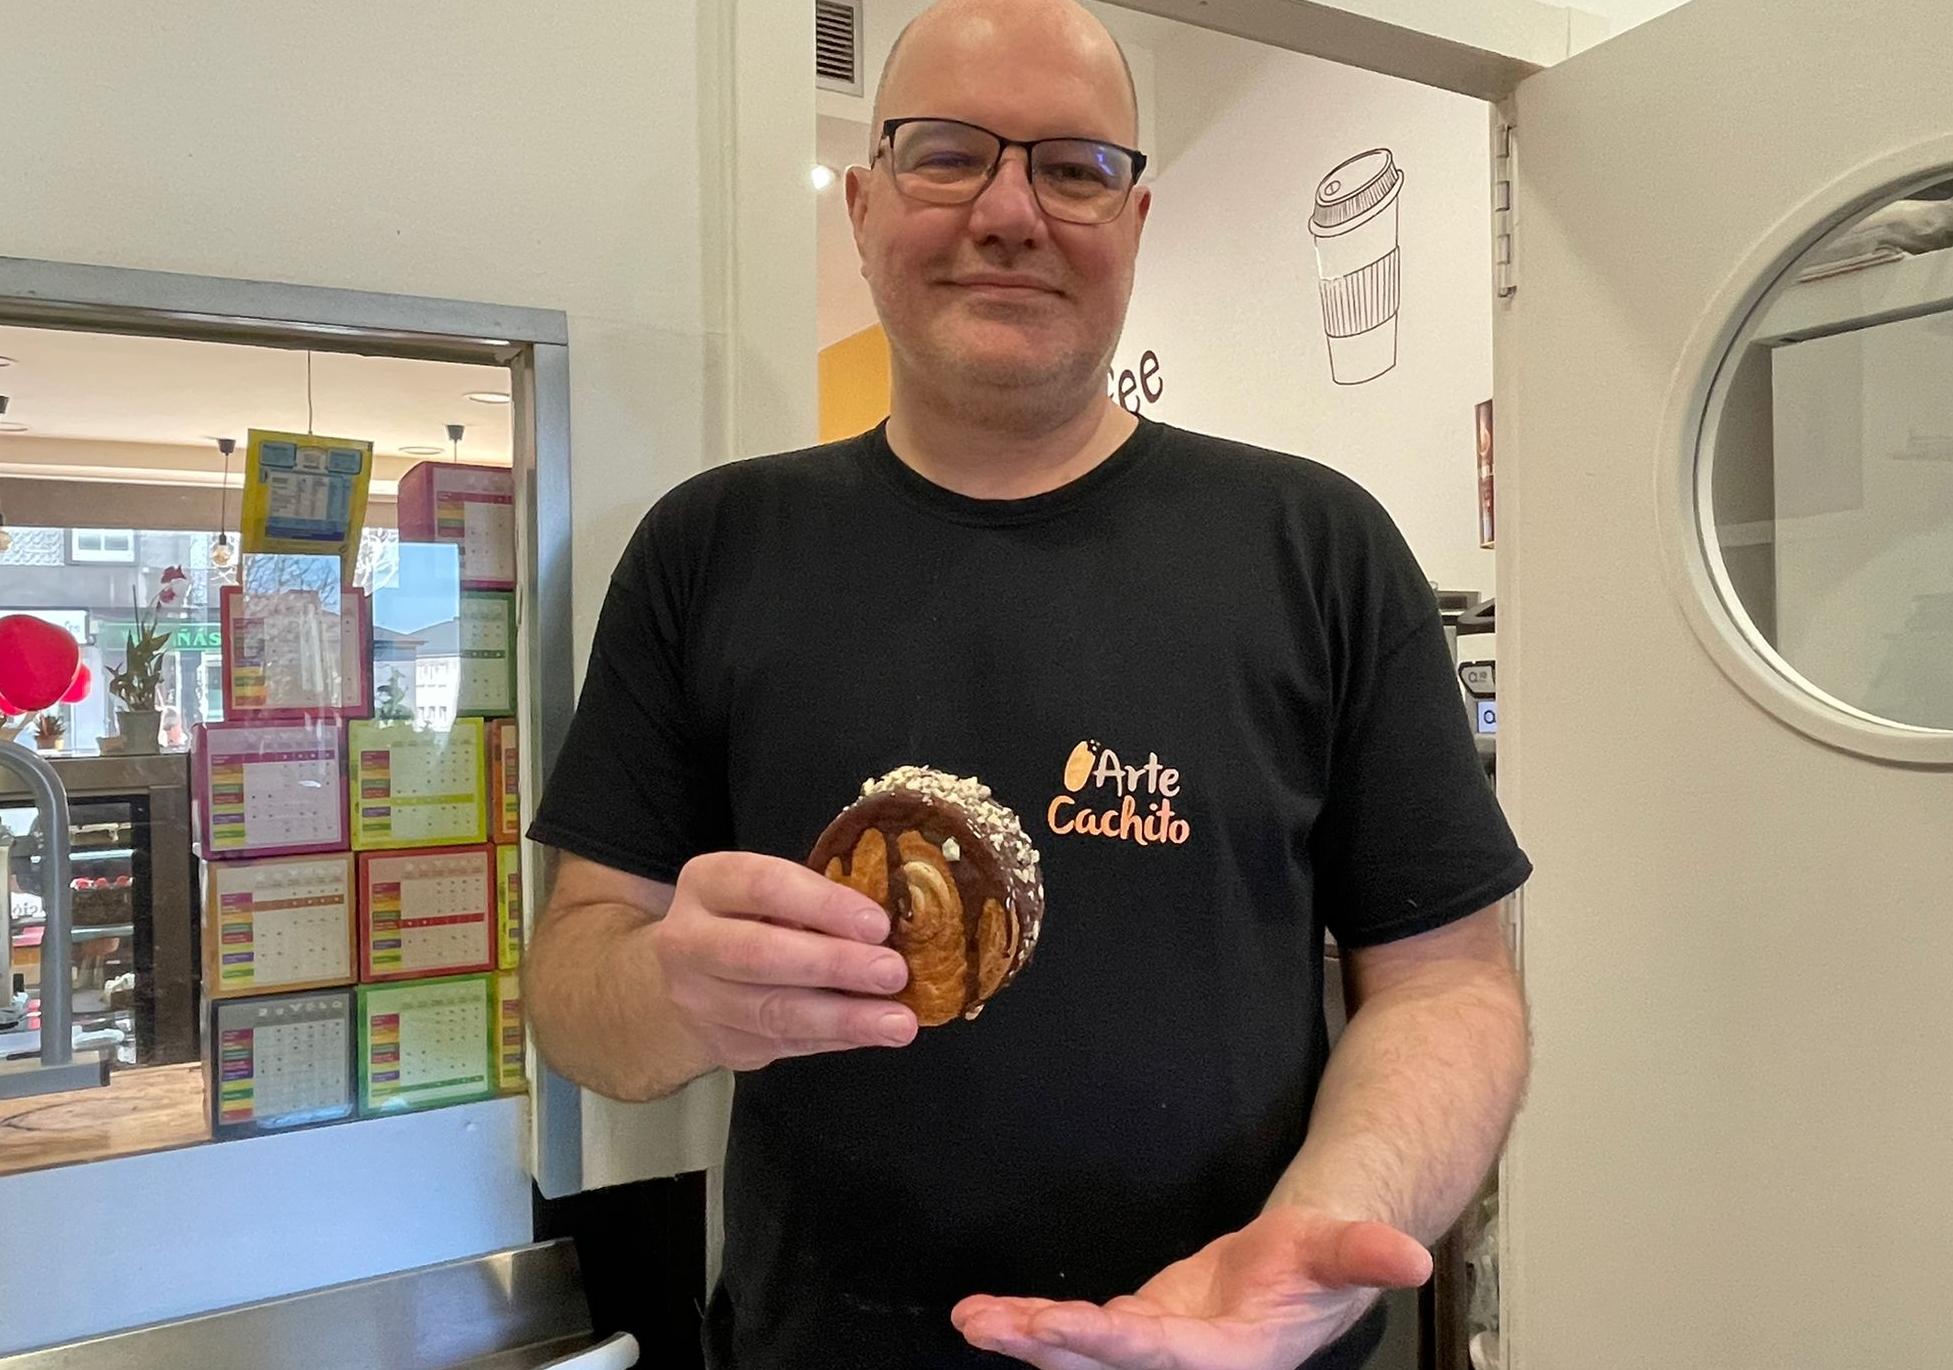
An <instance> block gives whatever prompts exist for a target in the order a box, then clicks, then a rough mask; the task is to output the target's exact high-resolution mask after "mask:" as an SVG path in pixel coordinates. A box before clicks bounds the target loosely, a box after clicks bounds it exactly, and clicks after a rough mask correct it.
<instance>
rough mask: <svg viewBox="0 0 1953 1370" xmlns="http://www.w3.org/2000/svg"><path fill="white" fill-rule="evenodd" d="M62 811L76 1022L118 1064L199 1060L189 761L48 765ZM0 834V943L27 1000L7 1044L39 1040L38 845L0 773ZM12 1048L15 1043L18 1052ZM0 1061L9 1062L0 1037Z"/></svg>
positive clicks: (167, 758)
mask: <svg viewBox="0 0 1953 1370" xmlns="http://www.w3.org/2000/svg"><path fill="white" fill-rule="evenodd" d="M51 761H52V764H53V766H54V769H55V771H56V772H57V773H58V774H59V775H60V777H61V781H62V783H63V785H65V786H66V788H67V791H68V798H69V810H70V820H71V821H70V837H71V842H72V849H71V854H70V859H71V863H72V871H73V873H72V878H71V880H70V887H71V889H72V891H73V900H72V907H73V910H74V929H73V933H72V939H73V942H74V967H75V969H74V981H73V1002H74V1021H75V1024H76V1026H77V1027H78V1028H80V1029H81V1030H82V1031H83V1032H84V1033H86V1034H89V1036H90V1038H91V1039H92V1040H95V1041H98V1042H102V1043H110V1044H113V1045H114V1048H115V1054H114V1058H113V1059H114V1061H115V1064H116V1065H117V1066H137V1065H145V1066H146V1065H166V1064H171V1063H176V1062H186V1061H195V1060H197V1059H198V1048H199V1028H198V993H199V987H200V986H199V982H200V979H201V972H200V969H199V961H198V916H197V900H196V895H195V890H196V858H195V857H194V856H193V855H191V853H190V797H189V765H188V758H187V757H185V756H184V755H182V754H181V753H175V754H164V755H160V756H69V757H54V758H51ZM0 825H4V826H5V828H6V829H7V831H8V833H9V834H10V835H11V837H12V842H11V844H10V846H9V848H8V850H10V853H11V854H10V856H9V859H8V861H7V870H6V895H7V918H6V937H7V940H8V947H9V951H10V953H11V968H12V974H13V976H14V977H16V979H17V980H18V982H19V983H20V985H21V987H22V988H23V989H24V990H25V991H26V993H27V996H28V1002H29V1008H30V1012H29V1014H28V1017H27V1020H26V1021H25V1022H24V1023H23V1024H21V1025H20V1026H19V1028H17V1029H16V1031H15V1033H14V1034H12V1035H16V1036H18V1035H20V1034H21V1033H38V1031H39V1026H40V1024H39V1015H38V1013H37V1012H34V1011H33V1010H34V1007H35V1006H36V1005H37V1004H38V1001H39V992H40V989H41V985H40V967H41V951H42V938H43V936H44V935H45V931H46V928H45V920H44V914H43V910H42V894H43V891H44V886H43V883H42V882H43V859H42V858H43V848H44V846H45V835H44V834H43V833H42V832H41V829H40V819H39V816H38V815H37V813H36V811H35V809H34V805H33V803H32V800H31V799H30V797H29V796H28V794H27V792H26V791H25V790H24V789H23V788H22V787H21V785H20V783H19V782H18V781H17V780H15V779H14V778H13V777H12V775H11V774H9V773H7V772H0ZM15 1045H18V1044H15ZM0 1051H4V1052H6V1053H7V1054H12V1048H11V1047H10V1046H9V1045H8V1043H7V1041H6V1037H5V1036H4V1035H0Z"/></svg>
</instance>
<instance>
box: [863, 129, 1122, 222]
mask: <svg viewBox="0 0 1953 1370" xmlns="http://www.w3.org/2000/svg"><path fill="white" fill-rule="evenodd" d="M906 124H955V125H956V126H957V127H958V128H967V129H974V130H975V131H976V132H978V133H981V134H983V135H984V137H986V138H995V139H996V140H997V157H996V160H995V161H993V162H991V163H990V170H989V171H987V172H985V173H984V176H983V184H982V185H981V186H980V187H979V188H978V190H977V192H976V194H975V195H972V196H970V198H969V199H968V200H953V201H947V202H938V201H927V200H925V201H923V203H925V204H934V203H950V204H969V203H971V202H972V201H974V200H976V199H977V198H978V197H980V196H981V195H982V194H983V192H984V191H986V190H988V189H989V188H990V183H991V182H992V181H994V180H996V179H997V168H998V167H1000V166H1002V165H1003V164H1004V154H1005V153H1006V152H1009V151H1010V150H1011V149H1012V148H1014V147H1021V148H1023V149H1024V169H1025V172H1026V173H1027V174H1028V173H1029V172H1030V170H1031V168H1033V167H1034V166H1036V165H1037V148H1038V146H1039V144H1041V143H1097V144H1098V145H1099V146H1101V147H1109V148H1111V149H1113V150H1114V151H1116V152H1123V153H1125V154H1126V156H1128V157H1130V158H1131V159H1132V182H1131V184H1129V185H1128V186H1127V187H1126V193H1125V196H1124V197H1123V198H1122V199H1121V200H1120V201H1119V208H1118V209H1117V210H1115V211H1114V212H1113V213H1112V214H1110V215H1108V216H1107V217H1106V218H1104V219H1082V220H1081V219H1065V216H1064V215H1062V214H1058V215H1054V216H1053V217H1054V218H1057V219H1060V220H1063V221H1064V222H1066V223H1106V224H1109V223H1111V222H1112V221H1113V220H1114V219H1117V218H1118V217H1119V216H1120V215H1121V214H1124V213H1125V212H1126V206H1127V204H1129V203H1131V201H1132V193H1133V191H1134V190H1135V189H1136V188H1137V187H1138V185H1139V178H1140V177H1141V176H1143V175H1144V174H1145V173H1146V154H1145V153H1143V152H1141V151H1140V150H1139V149H1138V148H1135V147H1123V146H1121V145H1120V144H1118V143H1115V142H1113V141H1111V140H1110V139H1108V138H1087V137H1084V136H1083V135H1080V134H1075V133H1072V134H1064V135H1062V136H1059V137H1055V138H1031V139H1028V140H1027V139H1023V138H1006V137H1004V135H1003V134H1001V133H998V132H997V131H996V130H995V129H988V128H985V127H984V126H983V125H982V124H973V123H971V122H970V121H969V120H967V119H943V118H939V117H938V116H936V115H933V114H915V115H910V116H908V117H906V118H902V119H884V120H882V136H881V138H880V140H878V141H877V142H876V144H875V155H874V156H873V157H872V158H870V159H869V162H868V165H870V166H873V165H874V164H875V163H876V162H879V161H881V159H882V149H884V148H887V149H888V150H889V151H890V152H891V153H893V152H894V150H895V131H896V130H897V129H899V128H901V127H903V126H904V125H906ZM888 174H889V176H890V178H891V179H893V180H894V181H895V186H896V189H898V190H900V189H901V186H902V181H901V178H900V177H898V176H896V174H895V167H894V164H893V163H892V162H891V163H890V165H889V172H888ZM1031 192H1032V194H1034V195H1035V194H1037V180H1036V178H1035V177H1032V178H1031ZM904 193H906V192H904ZM910 198H911V199H915V198H917V197H915V196H910ZM1038 206H1039V207H1040V208H1042V209H1044V212H1045V213H1047V214H1050V213H1051V210H1050V209H1049V208H1048V207H1047V206H1045V203H1044V197H1043V196H1042V195H1039V196H1038Z"/></svg>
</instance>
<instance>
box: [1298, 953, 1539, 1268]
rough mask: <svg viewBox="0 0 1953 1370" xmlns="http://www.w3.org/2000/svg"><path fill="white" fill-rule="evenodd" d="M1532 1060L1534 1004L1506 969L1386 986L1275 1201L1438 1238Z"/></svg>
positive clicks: (1328, 1087) (1493, 1145) (1484, 1161)
mask: <svg viewBox="0 0 1953 1370" xmlns="http://www.w3.org/2000/svg"><path fill="white" fill-rule="evenodd" d="M1527 1060H1528V1049H1527V1037H1526V1015H1525V1005H1524V1001H1523V999H1522V998H1521V996H1520V993H1519V989H1518V985H1517V982H1516V979H1515V977H1514V976H1513V975H1512V974H1511V972H1510V971H1508V970H1505V969H1502V968H1498V967H1491V966H1487V967H1484V968H1483V969H1482V970H1475V971H1473V972H1471V973H1470V974H1468V975H1459V974H1456V973H1452V974H1449V975H1447V976H1445V977H1444V978H1443V980H1442V981H1433V982H1424V983H1420V982H1416V981H1413V982H1410V983H1406V984H1403V985H1397V986H1393V987H1392V988H1390V989H1388V990H1384V991H1381V992H1379V993H1377V994H1376V995H1375V996H1374V997H1373V998H1371V999H1370V1000H1368V1001H1367V1002H1365V1003H1364V1004H1363V1005H1362V1006H1361V1007H1360V1008H1359V1009H1358V1010H1357V1011H1356V1012H1355V1014H1353V1015H1352V1016H1351V1018H1350V1021H1349V1026H1348V1027H1347V1028H1346V1029H1345V1030H1344V1032H1343V1035H1342V1037H1341V1039H1340V1040H1339V1041H1338V1042H1337V1044H1336V1049H1335V1051H1334V1052H1333V1053H1331V1055H1330V1058H1329V1065H1328V1069H1327V1070H1326V1072H1325V1073H1324V1075H1323V1079H1322V1087H1321V1089H1320V1090H1319V1091H1318V1092H1317V1095H1316V1104H1315V1111H1314V1113H1313V1115H1312V1116H1311V1118H1310V1120H1309V1136H1308V1141H1307V1142H1306V1143H1305V1144H1304V1145H1303V1147H1302V1150H1301V1152H1300V1154H1298V1155H1297V1156H1296V1158H1295V1160H1294V1161H1293V1162H1292V1163H1291V1164H1290V1165H1289V1168H1288V1170H1287V1171H1286V1172H1284V1174H1283V1175H1282V1178H1281V1181H1280V1182H1279V1183H1278V1184H1277V1185H1276V1187H1275V1192H1274V1194H1273V1195H1272V1196H1271V1198H1270V1199H1269V1202H1270V1203H1271V1204H1274V1203H1298V1204H1305V1205H1307V1206H1309V1207H1311V1208H1320V1209H1325V1210H1327V1211H1329V1212H1332V1213H1335V1214H1338V1215H1339V1216H1342V1217H1346V1218H1350V1219H1370V1220H1374V1221H1377V1222H1384V1223H1388V1224H1390V1225H1391V1226H1392V1227H1395V1228H1398V1229H1400V1230H1402V1231H1404V1232H1408V1233H1410V1234H1411V1235H1412V1236H1414V1237H1416V1238H1418V1239H1419V1240H1420V1241H1423V1242H1425V1243H1426V1244H1427V1245H1428V1244H1430V1243H1432V1242H1435V1241H1436V1240H1437V1239H1438V1238H1439V1237H1441V1236H1443V1235H1444V1233H1445V1232H1446V1231H1447V1230H1449V1229H1450V1227H1451V1225H1452V1223H1454V1222H1455V1221H1456V1220H1457V1218H1458V1215H1459V1213H1461V1212H1462V1211H1463V1210H1464V1207H1465V1205H1466V1204H1468V1203H1470V1202H1471V1199H1472V1196H1473V1194H1475V1193H1476V1192H1477V1191H1478V1187H1479V1185H1480V1184H1481V1183H1482V1182H1483V1180H1484V1178H1485V1175H1486V1172H1487V1171H1488V1170H1489V1169H1490V1168H1491V1166H1492V1165H1493V1163H1494V1162H1495V1161H1496V1160H1497V1159H1498V1154H1499V1149H1500V1148H1501V1147H1502V1146H1503V1145H1504V1144H1505V1138H1506V1134H1507V1131H1508V1130H1509V1128H1510V1127H1511V1124H1512V1117H1513V1114H1514V1113H1516V1112H1517V1111H1518V1106H1519V1098H1520V1095H1521V1092H1522V1091H1523V1089H1524V1086H1525V1079H1526V1070H1527Z"/></svg>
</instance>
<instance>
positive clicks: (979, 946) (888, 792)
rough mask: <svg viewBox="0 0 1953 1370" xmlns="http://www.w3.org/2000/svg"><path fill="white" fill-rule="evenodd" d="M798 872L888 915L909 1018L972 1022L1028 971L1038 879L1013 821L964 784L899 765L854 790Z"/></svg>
mask: <svg viewBox="0 0 1953 1370" xmlns="http://www.w3.org/2000/svg"><path fill="white" fill-rule="evenodd" d="M807 864H808V865H810V866H812V867H813V868H814V869H815V870H817V871H820V872H821V873H822V874H824V875H826V876H827V878H828V879H830V880H833V881H836V882H837V883H839V884H843V885H847V886H848V887H850V888H851V889H855V890H859V891H860V892H861V893H862V894H865V895H867V896H868V897H869V898H870V899H873V900H874V901H875V902H877V903H878V904H880V905H881V906H882V907H883V908H884V909H886V910H888V919H889V936H888V945H889V946H891V947H893V948H895V950H897V951H899V952H901V953H902V959H903V960H905V961H907V962H908V963H909V983H908V984H907V986H905V987H904V988H903V990H902V991H901V992H900V993H899V994H897V995H895V996H894V997H895V999H896V1000H897V1001H898V1002H899V1003H903V1004H906V1005H908V1006H909V1007H910V1008H911V1009H913V1010H915V1015H916V1021H917V1022H919V1023H920V1024H921V1025H922V1026H924V1027H937V1026H940V1025H941V1024H943V1023H947V1022H949V1021H950V1020H952V1019H954V1018H958V1017H962V1018H975V1017H976V1016H977V1014H978V1013H980V1012H982V1010H983V1006H984V1005H985V1004H987V1003H988V1002H989V1001H990V1000H991V999H992V998H993V997H995V995H996V994H997V992H998V991H999V990H1001V989H1003V987H1004V986H1005V985H1008V984H1009V983H1010V982H1011V981H1012V980H1014V979H1016V978H1017V975H1018V973H1019V972H1021V971H1022V970H1023V969H1024V967H1025V966H1027V965H1029V964H1030V960H1031V952H1032V950H1033V949H1034V948H1035V947H1036V946H1037V940H1038V928H1039V926H1040V925H1041V924H1042V922H1043V920H1044V877H1043V875H1042V874H1041V873H1040V871H1039V869H1038V854H1037V850H1036V849H1035V848H1034V847H1032V846H1031V841H1030V839H1029V838H1028V837H1026V836H1025V835H1024V827H1023V824H1021V823H1020V822H1018V819H1017V815H1016V814H1014V813H1012V812H1011V811H1010V810H1009V809H1007V808H1005V807H1004V806H1003V805H1002V804H1000V803H998V802H997V801H996V800H995V799H994V798H992V797H991V794H990V787H989V786H988V785H984V784H980V783H979V782H977V781H976V780H974V779H968V778H964V777H960V776H953V775H949V774H946V773H945V772H943V771H938V770H932V769H930V768H929V767H926V766H903V767H899V768H898V769H896V770H893V771H890V772H889V773H888V774H887V775H885V776H882V777H881V778H880V779H879V780H870V781H869V782H868V783H867V784H865V785H863V786H862V787H861V798H860V799H858V800H856V801H855V802H854V803H853V804H850V805H849V806H848V807H847V808H845V809H843V810H842V811H841V813H840V815H839V816H838V817H836V818H835V820H834V821H833V822H832V823H830V824H828V826H827V830H826V831H825V832H823V833H822V834H821V836H820V840H819V841H817V842H815V843H814V850H813V853H812V855H810V856H809V857H808V858H807Z"/></svg>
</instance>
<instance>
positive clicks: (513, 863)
mask: <svg viewBox="0 0 1953 1370" xmlns="http://www.w3.org/2000/svg"><path fill="white" fill-rule="evenodd" d="M521 853H522V848H520V847H515V846H508V847H497V848H496V849H495V926H496V929H497V932H496V937H495V945H496V948H497V956H498V958H499V963H500V965H501V967H502V969H503V970H514V969H515V968H516V967H517V966H519V965H521V964H522V855H521Z"/></svg>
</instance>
